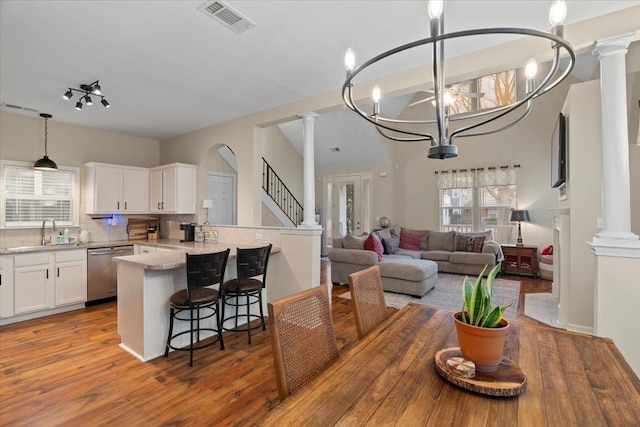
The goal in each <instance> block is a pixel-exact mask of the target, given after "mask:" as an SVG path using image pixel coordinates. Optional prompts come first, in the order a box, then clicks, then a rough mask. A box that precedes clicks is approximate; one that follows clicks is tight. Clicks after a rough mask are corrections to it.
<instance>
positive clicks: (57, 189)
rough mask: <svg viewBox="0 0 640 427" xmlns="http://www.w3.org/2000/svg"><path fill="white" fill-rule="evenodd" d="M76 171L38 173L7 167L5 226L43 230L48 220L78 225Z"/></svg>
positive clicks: (19, 167)
mask: <svg viewBox="0 0 640 427" xmlns="http://www.w3.org/2000/svg"><path fill="white" fill-rule="evenodd" d="M76 174H77V171H76V170H64V169H59V170H56V171H41V170H35V169H33V168H31V167H27V166H19V165H5V166H4V180H3V182H4V189H3V190H4V191H3V193H4V198H3V199H4V200H3V202H4V209H3V210H4V226H5V227H29V226H39V225H40V224H41V223H42V221H43V220H44V219H46V218H52V219H53V220H55V221H56V223H58V224H59V225H74V223H75V222H77V221H75V216H76V215H75V212H76V211H77V203H78V200H76V199H77V196H76V195H77V194H78V191H77V189H76V188H75V186H76Z"/></svg>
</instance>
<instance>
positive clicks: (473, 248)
mask: <svg viewBox="0 0 640 427" xmlns="http://www.w3.org/2000/svg"><path fill="white" fill-rule="evenodd" d="M483 246H484V236H476V237H471V236H464V235H459V236H457V241H456V248H457V249H458V250H459V251H462V252H478V253H480V252H482V247H483Z"/></svg>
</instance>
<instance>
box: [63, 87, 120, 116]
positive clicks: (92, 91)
mask: <svg viewBox="0 0 640 427" xmlns="http://www.w3.org/2000/svg"><path fill="white" fill-rule="evenodd" d="M73 92H80V99H78V102H76V110H78V111H80V110H82V106H83V104H82V100H83V99H84V103H85V104H87V105H93V100H92V99H91V96H89V95H96V96H99V97H100V103H101V104H102V105H104V108H109V107H111V104H109V102H107V100H106V99H104V95H102V87H101V86H100V82H99V81H98V80H96V81H95V82H93V83H90V84H88V85H80V89H75V88H72V87H70V88H69V89H68V90H67V91H66V92H65V93H64V95H62V97H63V98H64V99H66V100H67V101H68V100H70V99H71V97H72V96H73Z"/></svg>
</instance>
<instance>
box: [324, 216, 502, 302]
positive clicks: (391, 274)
mask: <svg viewBox="0 0 640 427" xmlns="http://www.w3.org/2000/svg"><path fill="white" fill-rule="evenodd" d="M373 234H376V236H377V237H378V239H379V240H380V241H381V242H382V243H383V249H384V252H383V253H382V254H379V253H376V252H375V251H374V250H366V249H365V242H366V239H367V238H369V236H368V235H363V236H345V237H344V238H340V239H334V241H333V247H332V249H331V250H330V251H329V254H328V255H329V259H330V260H331V281H332V282H333V283H342V284H344V283H347V282H348V279H347V276H349V275H350V274H352V273H355V272H356V271H360V270H362V269H365V268H367V267H369V266H372V265H376V264H377V265H379V266H380V275H381V276H382V286H383V288H384V289H385V291H389V292H397V293H403V294H409V295H413V296H416V297H422V296H423V295H424V294H426V293H427V292H428V291H429V290H430V289H432V288H433V287H434V286H435V285H436V283H437V281H438V278H437V273H438V272H447V273H459V274H466V275H470V276H477V275H478V274H480V272H481V271H482V269H483V268H484V267H485V265H487V266H488V268H487V270H486V271H485V275H486V274H487V273H488V272H489V271H490V270H491V268H492V267H493V266H495V265H496V264H497V263H498V262H501V261H502V260H503V255H502V250H501V248H500V245H499V244H498V243H496V242H494V241H492V234H491V231H487V232H483V233H457V232H455V231H450V232H440V231H431V230H409V229H405V228H401V227H391V228H388V229H383V230H377V231H374V232H373ZM394 241H395V243H396V244H397V246H398V248H397V249H396V248H394ZM367 243H368V244H369V246H371V240H369V241H368V242H367ZM376 249H378V252H379V248H376Z"/></svg>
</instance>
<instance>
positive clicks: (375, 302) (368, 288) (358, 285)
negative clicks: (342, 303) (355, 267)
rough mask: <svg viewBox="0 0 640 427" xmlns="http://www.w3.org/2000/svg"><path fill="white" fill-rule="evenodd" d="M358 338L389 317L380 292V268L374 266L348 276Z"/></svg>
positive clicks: (382, 293)
mask: <svg viewBox="0 0 640 427" xmlns="http://www.w3.org/2000/svg"><path fill="white" fill-rule="evenodd" d="M348 280H349V290H350V291H351V301H352V302H353V313H354V315H355V318H356V330H357V331H358V338H359V339H362V338H364V337H365V335H367V334H368V333H369V332H371V331H372V330H374V329H375V328H377V327H378V326H379V325H380V324H381V323H382V322H384V321H385V320H387V318H388V317H389V315H388V313H387V305H386V303H385V300H384V292H383V291H382V279H381V278H380V267H379V266H377V265H374V266H372V267H369V268H366V269H364V270H361V271H358V272H355V273H353V274H350V275H349V276H348Z"/></svg>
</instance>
